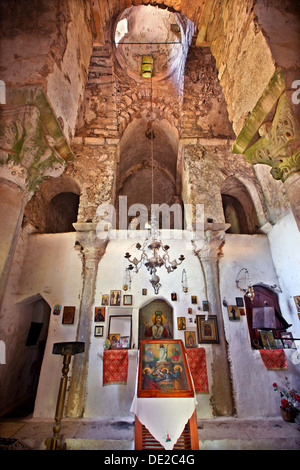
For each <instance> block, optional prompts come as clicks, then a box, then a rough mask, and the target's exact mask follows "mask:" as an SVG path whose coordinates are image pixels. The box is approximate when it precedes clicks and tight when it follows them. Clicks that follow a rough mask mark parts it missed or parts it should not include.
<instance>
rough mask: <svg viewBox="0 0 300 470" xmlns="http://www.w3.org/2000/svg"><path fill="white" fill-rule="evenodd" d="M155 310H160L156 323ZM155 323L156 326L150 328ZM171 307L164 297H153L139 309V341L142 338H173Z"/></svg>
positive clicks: (156, 315)
mask: <svg viewBox="0 0 300 470" xmlns="http://www.w3.org/2000/svg"><path fill="white" fill-rule="evenodd" d="M156 312H161V322H160V323H159V324H158V321H156V320H157V317H158V316H159V315H158V314H156ZM155 323H156V327H155V328H153V329H152V330H151V328H152V327H153V325H154V324H155ZM173 337H174V325H173V308H172V307H171V305H170V304H169V303H168V302H167V301H166V300H164V299H161V298H160V299H155V300H152V301H150V302H149V303H147V304H146V305H144V306H142V307H141V308H140V309H139V342H140V340H142V339H173Z"/></svg>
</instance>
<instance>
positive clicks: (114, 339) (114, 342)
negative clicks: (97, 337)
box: [109, 334, 121, 349]
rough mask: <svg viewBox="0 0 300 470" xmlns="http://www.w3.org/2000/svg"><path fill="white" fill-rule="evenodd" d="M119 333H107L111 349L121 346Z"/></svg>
mask: <svg viewBox="0 0 300 470" xmlns="http://www.w3.org/2000/svg"><path fill="white" fill-rule="evenodd" d="M120 336H121V335H120V334H112V335H109V341H110V347H111V349H119V348H120V347H121V340H120Z"/></svg>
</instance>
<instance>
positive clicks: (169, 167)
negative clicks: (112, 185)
mask: <svg viewBox="0 0 300 470" xmlns="http://www.w3.org/2000/svg"><path fill="white" fill-rule="evenodd" d="M150 118H151V116H150V114H149V115H145V116H144V117H142V118H139V119H137V118H136V119H134V120H133V121H132V122H131V123H130V124H129V125H128V126H127V128H126V130H125V132H124V134H123V136H122V139H121V141H120V162H119V165H118V171H117V192H116V195H117V201H116V207H118V197H119V196H126V197H127V207H128V208H130V207H131V206H133V205H134V204H138V205H143V206H145V207H146V209H147V211H148V214H149V219H150V211H151V204H158V205H161V204H167V205H169V206H172V205H173V204H174V203H179V204H181V200H180V199H179V196H178V188H179V187H180V184H179V182H178V180H179V179H180V176H179V175H178V173H177V156H178V142H179V139H178V131H177V129H176V128H175V127H174V126H172V125H171V124H170V123H169V122H168V121H167V120H166V119H162V120H159V119H157V120H155V119H154V120H153V122H152V129H153V135H152V136H151V133H150V135H149V129H150V128H149V121H150ZM151 139H152V140H151ZM131 215H132V214H131ZM117 220H118V217H117ZM130 220H131V219H130V217H129V218H128V223H129V222H130ZM143 228H144V227H143ZM170 228H172V227H170Z"/></svg>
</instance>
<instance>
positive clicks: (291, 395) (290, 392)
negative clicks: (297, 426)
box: [273, 377, 300, 423]
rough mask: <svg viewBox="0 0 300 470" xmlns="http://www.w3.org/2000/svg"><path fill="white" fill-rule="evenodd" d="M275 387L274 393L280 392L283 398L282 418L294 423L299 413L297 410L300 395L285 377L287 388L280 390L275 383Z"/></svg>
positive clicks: (281, 405)
mask: <svg viewBox="0 0 300 470" xmlns="http://www.w3.org/2000/svg"><path fill="white" fill-rule="evenodd" d="M273 387H274V391H275V392H277V391H278V392H279V394H280V397H281V402H280V410H281V415H282V418H283V419H284V420H285V421H289V422H292V423H293V422H294V421H295V417H296V415H297V414H298V413H299V411H298V409H297V408H298V406H299V405H300V395H298V394H297V391H296V390H295V389H293V388H291V387H290V383H289V380H288V378H287V377H285V387H281V388H280V387H279V386H278V385H277V383H275V382H274V383H273ZM298 404H299V405H298Z"/></svg>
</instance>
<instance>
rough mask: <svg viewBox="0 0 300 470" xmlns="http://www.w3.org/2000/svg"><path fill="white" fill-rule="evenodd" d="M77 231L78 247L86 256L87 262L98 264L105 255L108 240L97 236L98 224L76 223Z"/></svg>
mask: <svg viewBox="0 0 300 470" xmlns="http://www.w3.org/2000/svg"><path fill="white" fill-rule="evenodd" d="M73 227H74V228H75V230H76V232H77V233H76V245H77V247H78V248H79V249H80V251H81V253H82V254H83V255H84V257H85V260H94V261H96V262H98V261H99V260H100V259H101V258H102V256H103V254H104V253H105V250H106V246H107V243H108V240H106V239H105V240H102V239H101V238H99V237H98V236H97V231H96V228H97V224H96V223H94V222H84V223H74V224H73Z"/></svg>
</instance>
